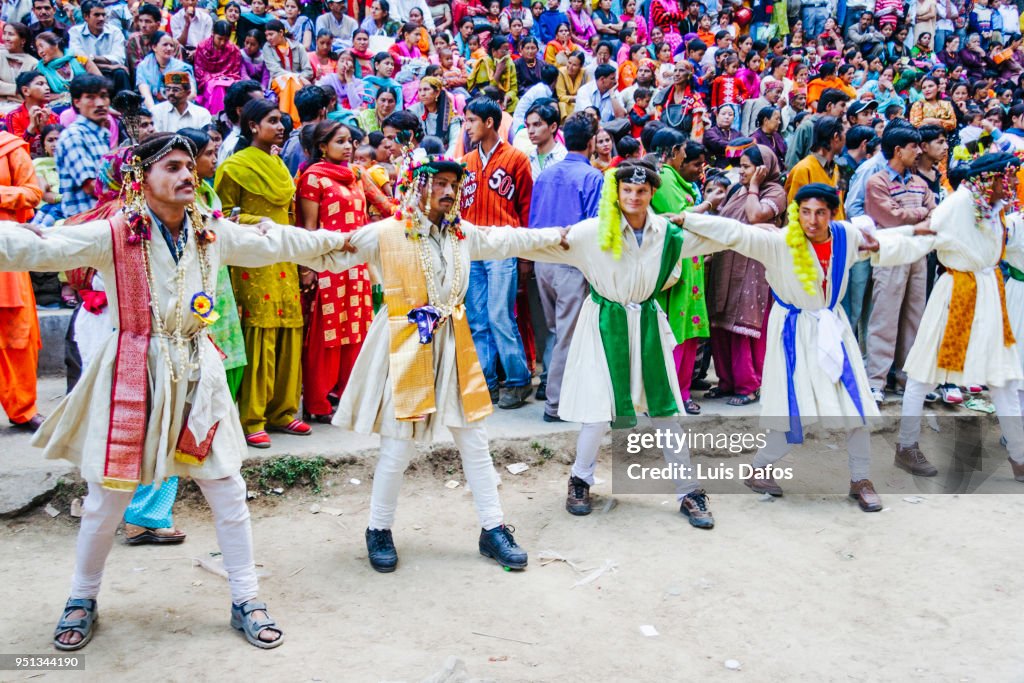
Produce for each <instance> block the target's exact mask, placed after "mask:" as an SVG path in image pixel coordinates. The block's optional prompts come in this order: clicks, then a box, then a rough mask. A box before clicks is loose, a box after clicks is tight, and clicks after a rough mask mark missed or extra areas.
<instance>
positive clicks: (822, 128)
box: [786, 116, 846, 221]
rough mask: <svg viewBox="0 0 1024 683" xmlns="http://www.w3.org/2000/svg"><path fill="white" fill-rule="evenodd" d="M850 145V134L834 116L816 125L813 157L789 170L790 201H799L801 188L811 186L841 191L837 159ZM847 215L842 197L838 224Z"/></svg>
mask: <svg viewBox="0 0 1024 683" xmlns="http://www.w3.org/2000/svg"><path fill="white" fill-rule="evenodd" d="M845 144H846V130H845V126H844V125H843V121H842V119H837V118H835V117H834V116H823V117H822V118H820V119H818V120H817V121H815V122H814V142H813V143H812V145H811V153H810V154H808V155H807V156H806V157H804V158H803V159H802V160H801V161H799V162H798V163H797V164H796V165H795V166H793V168H791V169H789V175H788V176H786V193H787V194H788V196H789V201H790V202H792V201H794V200H795V198H796V193H797V192H799V191H800V188H801V187H803V186H804V185H807V184H809V183H825V184H826V185H831V186H832V187H836V188H838V187H839V167H838V165H837V164H836V161H835V159H836V157H837V156H838V155H839V154H840V153H841V152H842V151H843V146H844V145H845ZM845 218H846V214H845V213H844V212H843V195H842V193H839V206H838V207H837V208H836V210H835V218H834V219H835V220H839V221H841V220H845Z"/></svg>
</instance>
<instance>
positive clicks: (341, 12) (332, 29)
mask: <svg viewBox="0 0 1024 683" xmlns="http://www.w3.org/2000/svg"><path fill="white" fill-rule="evenodd" d="M289 1H291V2H294V1H295V0H289ZM327 10H328V11H327V12H325V13H323V14H321V15H320V16H319V17H317V18H316V30H315V31H314V33H315V34H316V35H317V37H318V38H319V36H320V34H321V33H322V32H323V31H327V33H329V34H330V36H331V40H332V41H333V43H334V49H335V50H343V49H345V48H347V47H351V45H352V36H353V35H354V34H355V32H356V30H358V29H359V24H358V23H356V20H355V19H353V18H352V17H350V16H348V15H347V14H345V3H344V2H343V0H328V2H327Z"/></svg>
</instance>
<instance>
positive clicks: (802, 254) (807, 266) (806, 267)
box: [786, 202, 819, 295]
mask: <svg viewBox="0 0 1024 683" xmlns="http://www.w3.org/2000/svg"><path fill="white" fill-rule="evenodd" d="M786 244H787V245H789V250H790V252H791V253H792V254H793V271H794V272H795V273H796V278H797V279H798V280H800V284H802V285H803V288H804V290H805V291H806V292H807V293H808V294H811V295H813V294H814V293H815V292H817V291H818V285H819V283H818V282H817V279H818V271H817V269H816V268H815V267H814V259H813V258H811V249H810V247H808V246H807V236H806V235H804V229H803V228H801V227H800V207H798V206H797V205H796V202H790V204H789V225H788V226H787V228H786Z"/></svg>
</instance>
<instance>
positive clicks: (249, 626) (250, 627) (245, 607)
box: [231, 600, 284, 650]
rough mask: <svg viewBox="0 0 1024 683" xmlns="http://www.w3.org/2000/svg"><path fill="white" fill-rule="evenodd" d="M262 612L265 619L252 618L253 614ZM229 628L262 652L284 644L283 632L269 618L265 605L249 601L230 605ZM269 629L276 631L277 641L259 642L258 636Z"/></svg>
mask: <svg viewBox="0 0 1024 683" xmlns="http://www.w3.org/2000/svg"><path fill="white" fill-rule="evenodd" d="M261 611H262V612H264V613H265V614H266V615H267V617H266V618H265V619H257V618H255V617H254V616H252V613H253V612H261ZM231 628H233V629H236V630H238V631H241V632H242V634H243V635H244V636H245V639H246V640H248V641H249V643H250V644H252V645H255V646H256V647H258V648H260V649H262V650H270V649H273V648H275V647H277V646H279V645H281V644H282V643H283V642H284V631H282V630H281V629H280V627H278V625H277V622H276V621H274V620H273V619H271V618H270V613H269V612H267V603H265V602H256V601H255V600H250V601H248V602H245V603H242V604H241V605H236V604H234V603H232V604H231ZM267 629H270V630H272V631H277V633H278V636H277V640H271V641H270V642H267V641H263V640H260V634H261V633H263V631H265V630H267Z"/></svg>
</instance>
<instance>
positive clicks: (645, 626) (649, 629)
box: [640, 624, 658, 638]
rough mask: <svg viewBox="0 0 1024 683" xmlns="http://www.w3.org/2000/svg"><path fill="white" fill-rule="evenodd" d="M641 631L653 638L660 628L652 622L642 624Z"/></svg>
mask: <svg viewBox="0 0 1024 683" xmlns="http://www.w3.org/2000/svg"><path fill="white" fill-rule="evenodd" d="M640 633H642V634H644V635H645V636H647V637H648V638H653V637H654V636H656V635H658V629H656V628H654V627H653V626H651V625H650V624H641V625H640Z"/></svg>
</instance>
